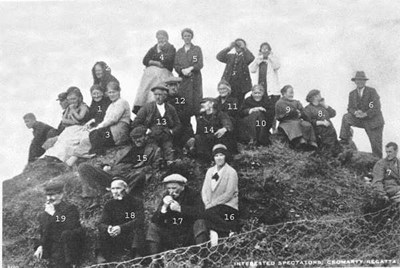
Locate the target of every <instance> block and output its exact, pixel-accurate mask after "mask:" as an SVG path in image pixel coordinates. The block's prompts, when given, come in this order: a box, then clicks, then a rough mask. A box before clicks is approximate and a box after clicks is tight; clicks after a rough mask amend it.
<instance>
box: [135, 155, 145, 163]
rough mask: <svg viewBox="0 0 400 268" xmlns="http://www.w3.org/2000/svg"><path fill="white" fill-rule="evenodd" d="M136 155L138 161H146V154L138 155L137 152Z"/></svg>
mask: <svg viewBox="0 0 400 268" xmlns="http://www.w3.org/2000/svg"><path fill="white" fill-rule="evenodd" d="M137 157H138V162H142V161H143V162H146V161H147V155H145V154H144V155H140V154H138V155H137Z"/></svg>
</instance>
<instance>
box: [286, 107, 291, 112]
mask: <svg viewBox="0 0 400 268" xmlns="http://www.w3.org/2000/svg"><path fill="white" fill-rule="evenodd" d="M286 113H287V114H288V113H290V107H289V106H286Z"/></svg>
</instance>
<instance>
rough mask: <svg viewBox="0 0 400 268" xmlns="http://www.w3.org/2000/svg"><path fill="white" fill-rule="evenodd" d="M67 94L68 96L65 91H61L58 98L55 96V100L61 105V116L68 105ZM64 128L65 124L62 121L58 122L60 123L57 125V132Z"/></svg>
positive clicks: (59, 132)
mask: <svg viewBox="0 0 400 268" xmlns="http://www.w3.org/2000/svg"><path fill="white" fill-rule="evenodd" d="M67 96H68V94H67V92H61V93H60V94H58V98H57V101H58V102H59V104H60V106H61V109H62V115H63V116H64V114H65V111H66V110H67V108H68V106H69V103H68V99H67ZM64 129H65V126H64V125H63V123H62V122H60V124H59V125H58V127H57V134H58V135H60V134H61V132H63V130H64Z"/></svg>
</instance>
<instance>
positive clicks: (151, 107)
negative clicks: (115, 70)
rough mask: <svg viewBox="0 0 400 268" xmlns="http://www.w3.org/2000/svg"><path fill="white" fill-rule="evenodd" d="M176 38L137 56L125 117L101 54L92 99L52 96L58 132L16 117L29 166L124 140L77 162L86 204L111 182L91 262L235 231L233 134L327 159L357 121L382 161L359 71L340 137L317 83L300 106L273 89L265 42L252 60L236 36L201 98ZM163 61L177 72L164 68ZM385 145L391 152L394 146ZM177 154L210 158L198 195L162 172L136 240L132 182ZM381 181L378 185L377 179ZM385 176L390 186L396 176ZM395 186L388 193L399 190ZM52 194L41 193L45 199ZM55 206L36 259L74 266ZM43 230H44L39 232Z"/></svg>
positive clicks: (374, 98) (373, 108)
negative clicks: (26, 134)
mask: <svg viewBox="0 0 400 268" xmlns="http://www.w3.org/2000/svg"><path fill="white" fill-rule="evenodd" d="M181 35H182V39H183V41H184V45H183V47H182V48H180V49H179V50H178V51H176V49H175V47H174V46H173V45H172V44H170V43H169V42H168V33H167V32H166V31H164V30H160V31H158V32H157V33H156V38H157V44H156V45H154V46H153V47H151V48H150V50H149V51H148V52H147V54H146V55H145V57H144V59H143V64H144V65H145V66H146V68H145V70H144V73H143V77H142V80H141V82H140V86H139V88H138V90H137V92H136V97H135V100H134V104H133V109H132V112H133V113H134V114H136V116H135V117H134V119H133V120H131V110H130V106H129V104H128V102H127V101H126V100H124V99H122V98H121V94H120V92H121V87H120V84H119V81H118V80H117V79H116V78H115V77H114V76H113V75H111V69H110V68H109V67H108V66H107V64H106V63H104V62H97V63H95V65H94V66H93V69H92V74H93V80H94V83H93V86H92V87H91V89H90V92H91V96H92V103H91V105H90V106H88V105H86V104H85V103H84V102H83V97H82V94H81V92H80V90H79V88H77V87H70V88H69V89H68V90H67V92H65V93H61V94H59V96H58V101H59V102H60V105H61V107H62V109H63V114H62V120H61V123H60V125H59V127H58V128H57V129H53V128H52V127H50V126H48V125H46V124H44V123H41V122H39V121H36V118H35V116H34V115H33V114H27V115H25V116H24V120H25V123H26V125H27V127H28V128H33V130H34V140H33V141H32V144H31V149H30V153H29V161H30V162H31V161H34V160H36V159H37V158H39V157H42V155H44V157H50V158H56V159H58V160H60V161H63V162H65V163H66V164H68V165H70V166H73V165H75V164H76V161H77V160H78V159H82V158H91V157H93V156H94V155H99V154H104V153H105V152H106V150H107V149H108V148H110V147H113V146H118V145H126V146H124V147H121V148H120V150H118V152H117V155H116V156H115V157H114V159H112V162H108V163H103V164H102V165H100V166H94V165H90V164H87V163H81V164H80V165H79V167H78V172H79V175H80V178H81V179H82V185H83V186H82V197H83V198H86V199H87V200H88V204H90V206H89V208H91V207H95V206H98V205H99V197H100V196H102V195H103V194H104V191H105V189H106V187H111V192H112V194H113V200H111V201H109V203H107V204H106V206H105V207H104V210H103V216H102V218H101V221H100V223H99V232H100V236H99V243H98V244H99V245H98V247H97V259H98V262H104V261H106V260H110V259H112V258H113V257H114V256H115V254H114V252H116V251H119V252H121V251H123V250H128V251H130V252H131V254H132V256H138V255H143V254H145V253H144V251H143V250H142V249H143V248H144V246H143V245H144V243H145V241H147V243H146V245H147V247H146V248H147V249H148V251H147V253H157V252H159V251H161V250H165V249H171V248H174V247H178V246H184V245H190V244H193V243H203V242H206V241H208V240H209V239H211V244H212V245H215V244H216V243H217V241H218V237H221V236H228V235H229V234H230V233H232V232H237V231H238V230H239V229H238V225H237V219H238V177H237V174H236V171H235V170H234V169H233V168H232V167H231V166H230V165H229V164H228V163H227V161H229V159H231V157H232V156H233V155H235V154H238V153H239V150H238V146H237V143H238V142H241V143H245V144H251V145H260V146H268V145H270V144H271V133H278V134H279V135H282V136H283V137H285V139H286V140H287V141H288V142H289V144H290V145H291V146H293V147H296V148H305V149H315V150H320V151H322V152H326V153H327V154H328V155H329V156H333V157H335V156H337V155H339V153H340V152H341V151H342V148H343V146H345V145H346V144H349V143H350V142H351V139H352V129H351V127H352V126H355V127H359V128H364V129H365V130H366V132H367V135H368V137H369V139H370V142H371V147H372V151H373V154H374V155H376V156H377V157H379V158H382V132H383V125H384V120H383V116H382V112H381V105H380V99H379V95H378V93H377V92H376V90H375V89H374V88H371V87H367V86H366V81H367V80H368V78H367V77H366V75H365V73H364V72H363V71H358V72H356V74H355V76H354V77H353V78H352V81H354V82H355V84H356V87H357V88H356V89H355V90H353V91H352V92H350V95H349V104H348V113H347V114H345V115H344V116H343V119H342V126H341V130H340V135H339V138H340V139H338V136H337V133H336V130H335V128H334V126H333V124H332V121H331V119H332V118H333V117H334V116H335V115H336V112H335V110H334V109H333V108H332V107H330V106H329V105H327V103H326V101H325V100H324V98H323V97H322V96H321V91H320V90H317V89H313V90H311V91H310V92H309V93H308V94H307V97H306V100H307V102H308V103H309V104H308V105H307V106H306V107H304V108H303V106H302V104H301V102H300V101H298V100H296V99H295V98H294V88H293V87H292V86H290V85H285V86H284V87H282V88H280V86H279V79H278V70H279V68H280V63H279V59H278V58H277V57H276V56H275V55H274V54H273V53H272V48H271V46H270V45H269V43H267V42H265V43H262V44H261V45H260V49H259V53H258V56H257V57H255V56H254V55H253V54H252V53H251V52H250V51H249V50H248V48H247V45H246V42H245V40H243V39H241V38H238V39H236V40H235V41H234V42H232V43H231V44H230V46H229V47H227V48H225V49H223V50H222V51H220V52H219V53H218V54H217V59H218V60H219V61H220V62H222V63H224V64H226V67H225V70H224V72H223V75H222V77H221V81H220V82H219V83H218V86H217V91H218V97H217V98H203V91H202V75H201V69H202V68H203V55H202V51H201V48H200V47H199V46H196V45H194V44H193V43H192V39H193V37H194V33H193V31H192V30H191V29H187V28H186V29H184V30H182V32H181ZM173 69H175V71H176V73H177V74H178V77H175V76H174V75H173V74H172V71H173ZM250 73H254V74H255V77H256V81H253V82H252V80H251V76H250ZM253 84H255V85H253ZM246 96H247V97H246ZM193 116H194V117H195V119H196V123H197V124H196V130H195V131H194V129H193V126H192V124H191V119H192V117H193ZM389 147H390V148H392V149H393V150H395V151H396V152H397V146H396V147H394V146H393V145H390V146H389ZM259 148H261V147H259ZM178 153H187V154H188V155H189V156H192V157H194V158H196V159H197V160H199V161H204V162H205V163H208V164H209V163H210V162H211V161H214V162H215V166H214V167H212V168H210V169H209V170H208V171H207V174H206V177H205V180H204V184H203V189H202V192H201V194H200V193H196V192H195V191H193V190H192V189H190V188H189V187H188V186H187V185H186V182H187V178H186V177H184V176H182V174H179V172H177V173H174V174H170V175H169V176H167V177H165V178H164V180H163V182H164V184H165V186H166V194H165V196H164V198H163V200H162V203H161V204H160V206H159V208H158V209H157V211H156V212H155V213H154V215H153V216H152V220H151V223H150V224H149V228H148V231H147V235H146V237H144V234H145V232H144V231H143V226H144V216H143V215H144V214H143V203H142V196H141V193H142V189H143V187H144V185H145V183H146V182H147V179H148V177H149V176H150V174H151V172H152V171H153V170H154V169H157V168H160V167H171V166H172V164H173V163H174V162H175V161H176V159H177V158H178ZM388 161H389V160H388ZM390 163H391V162H390ZM396 163H397V162H396ZM380 166H384V168H379V170H380V171H379V172H381V170H382V169H387V167H386V166H387V164H386V162H385V164H380ZM376 170H378V168H377V169H376ZM377 172H378V171H377ZM377 172H376V173H377ZM379 172H378V173H379ZM396 172H397V171H393V172H392V173H391V174H392V175H391V176H393V173H396ZM386 173H388V172H386ZM386 173H385V174H386ZM389 173H390V172H389ZM396 174H400V173H399V172H397V173H396ZM380 178H381V179H378V184H379V183H381V187H380V189H381V190H382V189H385V187H384V186H382V185H383V184H385V183H386V182H385V179H384V178H385V175H384V174H383V175H382V174H381V177H380ZM392 181H393V183H394V184H396V185H397V187H400V186H399V185H400V183H399V181H398V180H392ZM58 189H60V187H59V186H58ZM395 192H396V194H395V195H398V194H399V189H398V188H396V190H395ZM60 195H61V198H59V199H60V200H59V202H61V203H60V204H62V201H61V199H62V194H61V193H60ZM59 197H60V196H59ZM53 199H54V198H53ZM53 199H52V197H51V195H48V200H49V201H52V200H53ZM56 199H57V198H55V199H54V200H56ZM57 200H58V199H57ZM57 202H58V201H57ZM57 202H56V201H53V202H50V203H49V204H46V210H45V213H46V214H47V215H46V217H47V221H45V222H44V223H43V225H45V226H47V227H45V228H44V230H46V228H47V231H48V232H50V233H52V232H58V231H60V233H59V234H58V235H55V236H54V234H50V238H49V239H45V240H43V239H42V240H41V241H42V245H41V247H38V250H37V251H36V253H35V255H36V256H42V253H43V254H44V252H45V251H46V249H47V250H49V251H50V252H48V253H47V254H44V255H43V256H45V255H46V256H49V254H50V255H51V254H52V253H51V252H53V253H54V254H56V256H62V258H61V260H62V262H63V263H64V264H65V265H72V264H73V262H71V261H68V260H70V259H71V258H69V257H68V256H70V255H71V254H72V255H74V254H76V253H77V252H75V251H79V249H78V247H73V246H65V245H63V246H60V243H61V244H62V243H66V244H68V243H69V242H71V243H72V245H73V243H75V242H73V241H72V240H73V239H72V238H71V240H68V241H69V242H68V241H67V240H63V239H61V237H62V232H63V231H64V229H63V227H62V228H60V229H58V228H59V227H55V226H59V225H60V224H58V223H59V222H58V221H57V220H54V219H55V217H56V218H57V217H58V218H59V217H60V215H61V214H62V213H63V212H60V213H61V214H60V213H58V212H57V211H58V210H59V209H58V207H60V206H59V205H58V203H57ZM48 207H52V209H49V208H48ZM54 210H55V211H56V212H57V213H53V212H54ZM49 211H50V212H52V214H51V213H49ZM49 215H50V216H49ZM46 217H45V218H46ZM49 217H50V218H49ZM69 219H70V217H67V218H66V220H65V221H67V220H69ZM52 225H54V226H53V227H51V226H52ZM62 226H70V225H68V224H64V225H62ZM71 226H72V225H71ZM73 226H74V227H76V228H78V227H79V226H78V225H73ZM77 226H78V227H77ZM79 228H80V227H79ZM79 228H78V229H79ZM45 235H46V231H44V233H42V236H45ZM53 236H54V237H53ZM49 241H51V242H49ZM45 243H50V244H51V246H49V245H48V244H46V245H45ZM53 247H54V248H53ZM60 252H61V253H60ZM57 254H58V255H57ZM56 259H57V258H56ZM58 260H60V258H58ZM59 267H62V266H59ZM66 267H68V266H66Z"/></svg>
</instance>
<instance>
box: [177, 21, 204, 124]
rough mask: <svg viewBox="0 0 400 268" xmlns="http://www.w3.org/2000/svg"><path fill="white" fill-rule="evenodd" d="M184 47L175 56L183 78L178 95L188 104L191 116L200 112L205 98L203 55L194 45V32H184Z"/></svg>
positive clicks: (185, 30)
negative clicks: (202, 75) (201, 102)
mask: <svg viewBox="0 0 400 268" xmlns="http://www.w3.org/2000/svg"><path fill="white" fill-rule="evenodd" d="M182 39H183V41H184V42H185V44H184V46H183V47H182V48H180V49H179V50H178V52H177V53H176V56H175V64H174V68H175V71H176V72H177V73H178V74H179V76H180V77H182V79H183V80H182V82H181V85H180V87H179V89H178V94H179V95H180V96H182V97H183V98H184V99H185V101H186V102H187V103H188V106H189V109H188V110H189V111H191V113H190V116H192V115H195V114H197V113H198V112H199V111H200V101H201V100H202V98H203V85H202V83H203V82H202V77H201V72H200V70H201V69H202V68H203V54H202V52H201V48H200V47H199V46H195V45H193V44H192V39H193V31H192V30H191V29H188V28H186V29H183V30H182Z"/></svg>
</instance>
